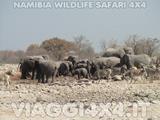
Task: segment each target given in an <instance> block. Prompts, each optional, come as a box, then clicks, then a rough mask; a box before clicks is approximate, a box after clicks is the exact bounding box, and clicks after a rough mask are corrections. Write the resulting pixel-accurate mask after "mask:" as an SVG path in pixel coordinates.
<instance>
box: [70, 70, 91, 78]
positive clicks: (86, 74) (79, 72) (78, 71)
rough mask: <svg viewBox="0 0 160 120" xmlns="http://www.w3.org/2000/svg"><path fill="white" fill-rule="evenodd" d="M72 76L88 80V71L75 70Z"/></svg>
mask: <svg viewBox="0 0 160 120" xmlns="http://www.w3.org/2000/svg"><path fill="white" fill-rule="evenodd" d="M73 75H78V79H80V78H81V76H82V77H83V78H89V75H88V71H87V69H86V68H77V69H75V70H74V72H73Z"/></svg>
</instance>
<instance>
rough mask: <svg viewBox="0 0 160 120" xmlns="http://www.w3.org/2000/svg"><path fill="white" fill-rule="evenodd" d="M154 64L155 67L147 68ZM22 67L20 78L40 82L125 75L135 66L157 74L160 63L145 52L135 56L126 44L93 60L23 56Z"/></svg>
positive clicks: (20, 64) (108, 77)
mask: <svg viewBox="0 0 160 120" xmlns="http://www.w3.org/2000/svg"><path fill="white" fill-rule="evenodd" d="M153 65H155V66H156V68H154V69H153V68H150V67H148V66H153ZM19 67H20V71H21V79H27V78H28V77H31V79H38V82H39V83H52V82H54V80H55V78H56V77H59V76H78V79H81V78H82V77H83V78H88V79H102V78H103V79H110V78H111V77H113V76H114V75H116V74H117V75H118V74H119V75H122V74H123V77H124V76H125V75H127V74H126V73H129V72H128V71H131V70H133V69H132V68H133V67H134V68H135V67H136V68H138V69H141V71H140V73H141V72H142V71H143V72H144V71H145V72H146V73H147V75H149V73H148V72H147V71H151V72H152V73H155V71H157V69H158V67H159V63H157V60H156V63H155V62H153V60H152V58H151V57H149V56H148V55H146V54H139V55H134V52H133V50H132V49H131V48H129V47H126V48H116V49H115V48H108V49H107V50H106V52H105V53H104V54H103V55H102V57H95V58H92V59H90V60H88V59H83V60H78V58H77V57H75V56H68V57H67V58H66V59H64V60H63V61H53V60H50V59H49V57H48V56H27V57H25V58H23V59H21V61H20V63H19ZM142 68H143V69H142ZM144 68H145V69H144ZM117 71H118V72H117ZM158 72H159V71H158ZM130 75H131V73H130ZM50 77H51V78H52V79H51V80H50V79H49V78H50ZM130 77H131V76H130Z"/></svg>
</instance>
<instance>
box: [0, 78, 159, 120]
mask: <svg viewBox="0 0 160 120" xmlns="http://www.w3.org/2000/svg"><path fill="white" fill-rule="evenodd" d="M63 119H64V120H98V119H100V120H160V81H159V80H154V81H153V82H152V83H150V81H137V82H136V83H134V84H133V83H132V84H130V83H128V82H127V81H110V82H107V81H106V80H101V81H100V82H99V83H98V82H92V80H86V79H82V80H80V81H78V80H76V79H75V78H71V77H65V78H64V77H60V78H58V79H56V81H55V82H54V84H52V85H48V84H38V83H37V81H36V80H12V81H11V85H10V86H9V87H8V88H7V87H6V86H4V84H3V83H2V82H1V83H0V120H63Z"/></svg>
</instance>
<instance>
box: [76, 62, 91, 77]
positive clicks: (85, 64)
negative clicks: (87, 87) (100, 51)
mask: <svg viewBox="0 0 160 120" xmlns="http://www.w3.org/2000/svg"><path fill="white" fill-rule="evenodd" d="M77 68H86V69H87V71H88V75H89V77H91V72H90V70H91V61H89V60H88V59H85V60H79V61H78V62H77V63H76V64H75V65H74V69H77Z"/></svg>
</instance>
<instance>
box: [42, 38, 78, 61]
mask: <svg viewBox="0 0 160 120" xmlns="http://www.w3.org/2000/svg"><path fill="white" fill-rule="evenodd" d="M40 47H41V48H43V49H45V50H46V51H47V52H48V53H49V55H50V56H51V57H52V58H53V59H56V60H62V59H63V58H64V57H65V55H66V54H67V53H68V52H69V51H75V50H76V45H75V44H74V43H73V42H69V41H66V40H64V39H60V38H52V39H49V40H45V41H43V42H42V44H41V46H40Z"/></svg>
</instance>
